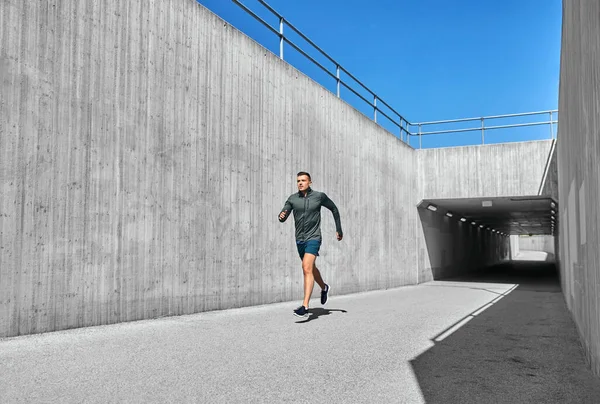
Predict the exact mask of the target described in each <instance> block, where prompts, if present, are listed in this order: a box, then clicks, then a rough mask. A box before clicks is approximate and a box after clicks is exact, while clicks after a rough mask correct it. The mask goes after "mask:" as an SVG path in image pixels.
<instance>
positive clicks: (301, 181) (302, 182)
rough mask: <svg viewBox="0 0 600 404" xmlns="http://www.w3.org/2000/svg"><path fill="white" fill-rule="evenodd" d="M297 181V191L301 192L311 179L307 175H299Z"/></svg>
mask: <svg viewBox="0 0 600 404" xmlns="http://www.w3.org/2000/svg"><path fill="white" fill-rule="evenodd" d="M297 181H298V191H301V192H304V191H306V190H307V189H308V187H309V186H310V184H311V181H310V180H309V179H308V175H299V176H298V180H297Z"/></svg>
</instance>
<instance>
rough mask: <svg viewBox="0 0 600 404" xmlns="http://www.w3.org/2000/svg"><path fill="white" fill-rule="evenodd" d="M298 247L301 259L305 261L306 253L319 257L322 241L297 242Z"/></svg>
mask: <svg viewBox="0 0 600 404" xmlns="http://www.w3.org/2000/svg"><path fill="white" fill-rule="evenodd" d="M296 247H298V254H300V259H304V254H306V253H309V254H313V255H315V256H317V257H318V256H319V248H321V240H308V241H296Z"/></svg>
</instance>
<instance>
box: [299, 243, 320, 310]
mask: <svg viewBox="0 0 600 404" xmlns="http://www.w3.org/2000/svg"><path fill="white" fill-rule="evenodd" d="M316 258H317V257H316V256H315V255H313V254H308V253H307V254H304V258H303V259H302V271H303V272H304V302H303V303H302V305H303V306H304V307H306V308H307V309H308V302H309V301H310V295H311V294H312V290H313V287H314V286H315V276H314V274H313V269H314V268H315V259H316ZM319 277H320V274H319ZM321 282H322V280H321Z"/></svg>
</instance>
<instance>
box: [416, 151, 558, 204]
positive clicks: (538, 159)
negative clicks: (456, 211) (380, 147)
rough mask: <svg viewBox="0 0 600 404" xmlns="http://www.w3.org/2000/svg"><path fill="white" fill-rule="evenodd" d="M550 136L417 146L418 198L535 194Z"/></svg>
mask: <svg viewBox="0 0 600 404" xmlns="http://www.w3.org/2000/svg"><path fill="white" fill-rule="evenodd" d="M552 144H553V141H552V140H540V141H534V142H518V143H517V142H515V143H504V144H494V145H485V146H481V145H480V146H463V147H448V148H440V149H421V150H417V151H416V152H417V155H418V156H419V159H418V161H419V181H420V184H421V187H422V193H421V197H422V199H425V198H426V199H445V198H478V197H483V198H489V197H500V196H525V195H528V196H529V195H538V194H539V193H540V188H541V187H542V186H543V183H544V172H545V171H546V170H545V167H546V163H547V161H548V160H549V156H550V153H551V150H552Z"/></svg>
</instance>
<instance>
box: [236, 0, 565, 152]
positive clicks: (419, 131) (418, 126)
mask: <svg viewBox="0 0 600 404" xmlns="http://www.w3.org/2000/svg"><path fill="white" fill-rule="evenodd" d="M231 1H232V2H233V3H235V4H236V5H238V6H239V7H240V8H242V9H243V10H244V11H245V12H246V13H247V14H250V15H251V16H252V17H254V18H255V19H256V20H257V21H258V22H260V23H261V24H262V25H264V26H265V27H267V29H269V31H271V32H272V33H274V34H275V35H277V36H278V37H279V57H280V58H281V59H282V60H283V50H284V48H283V44H284V43H287V44H289V45H290V46H291V47H292V48H294V49H295V50H297V51H298V52H300V54H302V55H303V56H304V57H306V58H307V59H308V60H310V61H311V62H312V63H313V64H315V65H316V66H317V67H319V68H320V69H321V70H323V71H324V72H325V73H327V75H329V77H331V78H333V79H334V80H336V83H337V97H338V98H341V97H340V87H341V86H343V87H345V88H346V89H348V90H349V91H351V92H352V93H353V94H354V95H356V96H357V97H358V98H360V99H361V100H362V101H364V102H365V103H367V104H368V105H369V106H370V107H371V108H373V115H374V117H373V120H374V121H375V122H377V116H378V114H380V115H383V116H384V117H386V118H387V119H388V120H389V121H390V122H391V123H392V124H394V125H395V126H396V127H398V128H399V129H400V139H401V140H402V141H405V139H404V138H403V136H402V135H403V133H406V135H407V136H406V142H409V137H415V136H418V137H419V148H421V147H422V137H423V136H427V135H437V134H444V133H460V132H473V131H481V142H482V144H484V143H485V131H486V130H495V129H508V128H518V127H526V126H539V125H550V135H551V138H552V139H554V138H555V134H554V126H553V125H555V124H557V123H558V120H554V119H553V118H554V114H558V110H548V111H538V112H525V113H518V114H506V115H492V116H486V117H478V118H461V119H447V120H441V121H427V122H416V123H412V122H410V121H409V120H408V119H406V118H405V117H404V116H403V115H402V114H400V113H399V112H398V111H396V110H395V109H394V108H392V107H391V106H390V105H389V104H388V103H387V102H385V101H384V100H382V99H381V98H380V97H379V96H378V95H377V93H375V92H374V91H372V90H371V89H370V88H369V87H367V86H366V85H365V84H364V83H363V82H361V81H360V80H359V79H358V78H356V76H354V75H353V74H352V73H350V72H349V71H348V70H346V69H345V68H344V67H343V66H341V65H340V63H338V62H337V61H336V60H335V59H334V58H333V57H331V56H329V55H328V54H327V53H326V52H325V51H324V50H323V49H321V48H320V47H319V46H318V45H317V44H316V43H314V42H313V41H312V40H311V39H310V38H308V37H307V36H306V35H305V34H304V33H302V32H301V31H300V30H299V29H298V28H296V27H295V26H294V25H293V24H292V23H291V22H289V21H288V20H287V19H286V18H285V17H284V16H282V15H281V14H280V13H278V12H277V11H276V10H275V9H273V7H271V6H270V5H269V4H268V3H267V2H266V1H265V0H257V1H258V2H259V3H260V4H262V5H263V6H264V7H265V8H266V9H267V10H268V11H269V12H270V13H271V14H273V15H274V16H276V17H277V18H278V19H279V30H277V29H275V28H273V27H272V26H271V25H270V24H269V23H268V22H266V21H265V20H263V19H262V18H261V17H260V16H258V15H257V14H256V13H254V12H253V11H252V10H251V9H250V8H248V7H247V6H246V5H245V4H244V3H242V2H241V1H240V0H231ZM285 25H287V26H288V27H289V28H291V29H292V30H293V31H294V32H295V33H297V34H298V35H299V36H300V37H301V38H302V39H304V40H305V41H306V42H307V43H308V44H309V45H311V46H312V47H313V48H314V49H316V50H317V51H318V52H319V53H320V54H321V55H323V56H324V57H325V58H326V59H327V60H329V61H330V62H331V63H333V64H334V65H335V68H336V72H335V74H334V73H332V72H331V71H330V69H328V68H327V67H325V66H323V65H322V64H321V63H320V62H318V61H317V60H316V59H315V58H314V57H312V56H311V55H309V54H308V53H307V52H306V51H304V50H303V49H301V48H300V46H299V45H297V44H295V43H294V42H293V41H292V40H291V39H290V38H288V37H286V36H285V34H284V26H285ZM340 72H344V73H345V74H346V75H347V76H348V77H349V78H351V79H352V80H353V81H354V82H355V83H357V84H358V85H359V86H360V87H362V88H363V89H364V90H366V91H367V92H368V93H369V94H370V95H371V96H373V101H371V100H368V99H367V98H366V97H365V96H363V95H362V94H360V93H359V92H358V91H357V90H355V89H354V88H353V87H352V86H351V84H350V83H348V82H346V81H344V80H343V79H342V78H341V77H340ZM377 103H380V104H383V105H385V106H386V107H387V108H388V109H389V110H390V111H391V112H392V113H393V114H395V116H396V118H392V117H390V116H389V115H388V114H387V113H386V112H385V111H383V110H381V108H379V107H378V106H377ZM542 114H549V115H550V119H549V120H548V121H545V122H531V123H521V124H509V125H494V126H485V121H486V120H492V119H504V118H514V117H523V116H533V115H542ZM473 121H480V122H481V126H479V127H473V128H465V129H445V130H434V131H425V132H424V131H423V127H424V126H429V125H444V124H452V123H461V122H473ZM403 124H404V126H403ZM411 128H415V130H416V131H415V132H412V131H411V130H410V129H411Z"/></svg>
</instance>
